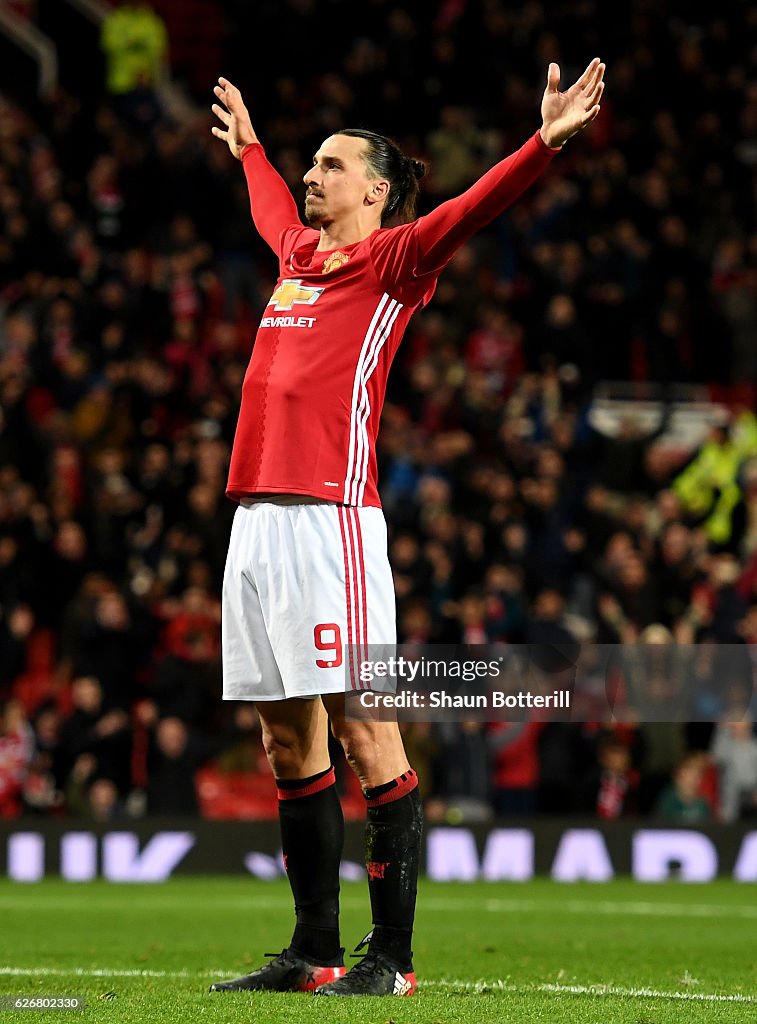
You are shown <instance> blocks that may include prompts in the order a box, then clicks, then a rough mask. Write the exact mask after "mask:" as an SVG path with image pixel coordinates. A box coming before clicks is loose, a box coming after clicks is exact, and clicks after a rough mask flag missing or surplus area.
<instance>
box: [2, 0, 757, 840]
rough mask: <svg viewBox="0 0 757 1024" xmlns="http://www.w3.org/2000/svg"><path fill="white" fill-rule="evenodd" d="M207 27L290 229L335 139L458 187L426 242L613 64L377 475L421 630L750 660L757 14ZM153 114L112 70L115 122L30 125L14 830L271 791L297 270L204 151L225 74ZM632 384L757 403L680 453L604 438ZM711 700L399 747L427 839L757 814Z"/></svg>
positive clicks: (15, 252) (666, 6) (9, 224)
mask: <svg viewBox="0 0 757 1024" xmlns="http://www.w3.org/2000/svg"><path fill="white" fill-rule="evenodd" d="M121 6H122V7H123V8H131V7H135V8H142V9H144V8H145V7H146V6H147V7H149V5H145V4H144V3H135V4H130V3H127V4H123V5H121ZM156 6H159V7H160V8H161V9H163V13H166V11H165V8H166V7H170V6H171V5H170V4H166V3H165V2H164V3H163V4H161V5H156ZM416 8H418V9H416ZM204 10H205V11H206V14H207V17H208V18H213V19H217V21H214V30H215V35H214V38H220V40H221V42H220V43H219V47H220V52H221V54H222V57H223V61H224V63H223V66H219V67H218V68H217V73H219V74H221V73H222V74H227V75H228V76H229V77H230V78H231V79H232V80H233V81H235V83H236V84H238V85H239V86H240V87H241V88H242V90H243V95H244V96H245V98H246V100H247V102H248V105H249V107H250V110H251V113H252V117H253V123H254V124H255V126H256V129H257V131H258V134H259V135H260V137H261V139H262V140H263V141H264V143H265V145H266V148H267V152H268V154H269V157H270V158H271V160H272V161H273V162H274V164H275V165H276V166H277V167H278V169H279V170H280V172H281V173H282V175H283V176H284V178H285V179H286V181H287V183H288V184H289V185H290V187H291V188H292V190H293V192H294V194H295V196H296V197H297V199H298V201H299V200H301V199H302V197H303V186H302V181H301V179H302V176H303V174H304V173H305V171H306V170H307V168H308V166H309V165H310V162H311V159H312V153H313V152H314V151H315V149H316V148H317V147H318V145H319V143H320V141H321V140H322V139H323V137H324V136H326V135H328V134H329V132H331V131H333V130H335V129H337V128H339V127H344V126H352V125H365V126H369V127H371V128H373V129H375V130H378V131H382V132H385V133H387V134H390V135H392V136H393V137H395V138H396V139H397V140H398V141H399V142H400V143H401V144H402V145H403V146H404V148H405V149H406V150H407V151H408V152H409V153H411V154H413V155H417V156H419V157H422V158H424V159H426V160H427V161H428V163H429V165H430V175H429V177H428V179H427V181H426V182H425V185H424V191H423V197H422V210H421V212H423V209H429V208H431V207H432V206H433V205H435V204H436V203H438V202H440V201H441V200H443V199H444V198H445V197H447V196H449V195H453V194H456V193H458V192H460V191H461V190H463V189H465V187H466V186H467V185H469V184H470V183H471V182H472V181H474V180H475V179H476V177H477V176H478V175H479V174H480V173H481V172H482V171H483V170H485V169H486V168H488V167H489V166H490V165H491V164H492V163H493V162H495V161H496V160H497V159H499V158H500V157H501V156H503V155H505V154H506V153H508V152H510V151H512V150H513V149H515V148H517V146H519V145H520V144H521V143H522V142H523V141H525V140H526V139H527V138H528V137H529V136H530V135H531V134H532V133H533V132H534V131H535V130H536V128H537V127H538V125H539V123H540V119H539V101H540V95H541V92H542V89H543V80H544V76H545V70H546V67H547V64H548V63H549V62H550V61H553V60H555V61H557V62H558V63H559V64H560V66H561V68H562V73H563V83H564V84H565V83H569V82H571V81H572V80H574V78H575V77H576V76H577V75H578V74H579V73H580V71H581V70H582V69H583V67H584V66H585V65H586V64H587V63H588V61H589V59H590V58H591V57H592V56H594V55H595V54H598V55H600V56H601V57H602V58H603V59H604V60H605V61H606V62H607V65H608V72H607V90H606V96H605V99H604V100H603V105H602V113H601V115H600V118H599V119H598V121H597V122H596V124H595V125H594V126H592V128H591V129H590V130H589V131H588V132H587V133H586V134H585V136H581V137H580V138H579V139H576V140H574V141H572V142H571V143H569V144H568V145H567V146H566V148H565V152H564V153H563V154H561V155H560V156H559V158H558V159H556V160H555V161H554V162H553V165H552V167H551V169H550V170H549V172H548V173H547V174H546V175H545V176H544V178H543V179H541V180H540V181H539V182H538V183H537V184H536V185H535V186H534V187H533V188H532V189H531V190H530V192H529V193H528V194H527V195H526V196H525V197H524V198H523V199H521V200H520V201H519V202H518V203H517V205H516V206H515V207H513V209H512V210H510V211H508V212H507V213H506V214H505V215H503V216H501V217H499V218H498V219H497V220H496V221H495V222H494V223H493V224H492V225H491V226H490V227H489V228H487V229H486V230H485V231H483V232H482V233H481V234H480V235H479V236H478V237H477V238H476V239H474V240H473V241H472V242H471V243H470V244H468V245H466V246H465V247H464V248H463V249H462V250H461V251H460V252H459V254H458V255H457V256H456V258H455V259H454V261H453V263H452V264H451V266H450V267H449V268H448V270H447V271H446V272H445V274H444V276H443V278H442V280H441V283H440V286H439V288H438V291H437V293H436V296H435V298H434V301H433V302H432V303H431V305H430V306H429V308H428V309H427V310H424V311H422V312H421V313H419V314H417V315H416V316H415V317H414V319H413V321H412V322H411V325H410V328H409V330H408V333H407V336H406V338H405V341H404V342H403V345H402V347H401V349H400V353H399V355H398V358H397V362H396V365H395V367H394V369H393V371H392V375H391V378H390V384H389V391H388V396H387V405H386V410H385V415H384V419H383V425H382V433H381V437H380V442H379V449H378V455H379V463H380V480H381V494H382V501H383V503H384V507H385V511H386V515H387V519H388V522H389V526H390V558H391V562H392V566H393V570H394V574H395V585H396V593H397V609H398V625H399V633H400V639H401V640H402V641H405V642H408V643H412V644H422V643H428V642H431V643H433V642H445V643H457V642H462V643H466V644H480V643H485V642H488V641H504V642H508V643H532V642H538V641H539V639H540V638H544V637H545V636H547V635H549V636H550V637H552V638H554V637H555V636H559V635H562V636H568V637H572V638H576V639H578V640H597V641H599V642H601V643H618V642H623V643H631V642H634V641H638V640H640V641H642V642H651V643H662V644H672V643H674V642H675V643H698V644H705V645H709V646H713V645H717V644H729V645H736V644H739V645H750V644H754V643H755V642H757V420H756V419H755V416H754V398H753V396H754V393H755V389H754V385H755V384H756V383H757V344H755V342H756V341H757V337H755V324H756V323H757V231H756V229H755V219H754V194H755V170H756V168H757V87H756V86H755V75H754V71H755V68H754V60H755V53H756V52H757V48H756V47H755V44H756V43H757V38H756V37H757V9H755V8H754V7H753V6H752V5H750V4H748V3H747V2H740V0H733V2H732V3H730V4H728V5H727V6H726V7H725V8H723V9H722V10H721V9H717V8H715V9H712V8H710V7H709V6H707V5H703V4H699V3H692V2H690V0H687V2H686V3H684V2H683V0H667V2H665V0H662V2H657V0H655V2H651V0H632V2H625V3H621V4H616V5H615V4H614V5H608V4H601V3H599V0H596V2H595V0H585V2H583V3H581V4H568V3H565V4H559V3H555V4H553V3H546V2H543V3H541V2H535V0H529V2H527V3H524V4H523V5H520V6H518V7H517V8H513V7H512V5H509V4H506V3H505V2H504V0H481V2H470V0H468V2H466V0H440V2H438V3H429V4H422V5H411V4H409V3H407V2H405V3H403V2H401V0H398V2H390V0H370V3H368V4H366V5H354V4H350V3H348V2H347V0H324V2H321V0H319V2H318V3H316V2H315V0H283V2H275V3H274V2H262V3H256V4H246V3H242V2H241V0H236V2H234V0H230V2H227V3H225V4H223V5H221V4H220V3H218V4H216V3H214V2H213V0H204ZM142 16H144V12H143V15H142ZM150 24H151V28H150V31H151V32H152V34H153V36H154V37H155V38H157V39H158V40H161V39H162V38H163V36H162V30H161V29H160V26H158V28H157V29H156V22H155V21H154V19H152V20H150ZM219 26H220V28H219ZM108 38H110V40H111V48H110V50H108V42H107V41H108ZM116 38H117V36H116ZM112 40H113V36H112V35H111V36H110V37H108V36H107V35H106V34H105V33H104V35H103V41H104V46H105V49H106V53H105V58H106V62H107V61H108V60H112V51H113V46H112ZM157 45H158V43H156V46H157ZM160 45H161V46H164V44H163V43H160ZM171 46H172V40H171V39H170V38H169V41H168V47H169V53H170V50H171ZM263 51H265V52H266V53H268V54H274V55H275V63H276V64H277V65H278V66H279V68H280V73H279V72H277V71H275V70H272V64H271V60H270V59H269V60H258V59H253V56H254V54H255V53H257V52H263ZM155 52H157V51H151V53H152V56H151V58H150V59H151V61H153V63H154V64H156V66H157V65H160V67H161V68H162V62H163V61H164V59H165V54H164V53H163V52H162V50H161V52H160V54H159V55H158V56H157V57H156V56H155ZM156 62H157V63H156ZM175 69H176V67H175ZM160 74H162V70H161V71H160ZM155 77H156V78H157V77H158V72H157V71H156V72H155ZM126 84H127V87H126V88H124V79H123V77H120V78H119V77H118V76H117V75H115V73H114V71H113V68H112V66H111V67H110V68H108V69H106V77H105V81H104V82H103V86H102V90H101V94H100V95H99V96H98V97H97V98H96V102H95V103H94V104H93V103H92V102H91V97H87V99H86V102H85V98H84V97H82V96H80V95H78V94H75V93H72V92H70V91H67V90H66V88H65V82H64V83H63V85H62V87H61V88H60V89H59V90H58V91H57V92H56V94H55V95H54V96H53V97H51V98H50V99H49V100H48V101H46V102H45V103H42V104H39V105H35V106H34V108H33V109H32V108H31V107H30V106H28V105H24V104H22V103H21V102H20V101H19V98H18V97H13V96H11V95H5V96H0V225H1V228H0V709H1V710H0V817H2V816H10V817H12V816H15V815H18V814H20V813H24V812H25V813H39V814H49V813H52V814H83V815H89V816H91V817H94V818H98V819H101V820H110V819H112V818H116V817H118V816H119V815H125V814H141V813H145V812H149V813H156V814H186V813H197V812H198V811H199V810H203V811H204V812H206V813H212V808H210V810H209V808H208V806H206V803H207V802H206V801H203V799H202V794H201V793H200V792H199V791H198V787H197V785H196V784H195V772H196V770H197V769H198V768H199V767H200V766H208V765H214V766H215V767H213V768H211V769H207V767H206V768H204V769H203V770H204V771H207V770H210V771H213V772H215V773H216V775H215V778H216V781H218V780H221V781H222V777H223V775H224V773H227V774H228V773H231V774H232V775H233V774H234V772H245V771H249V770H258V769H259V768H260V765H261V756H260V743H259V734H258V731H257V728H258V727H257V725H256V722H255V716H254V715H253V714H251V713H250V709H249V708H247V707H245V706H236V705H227V706H223V705H222V703H221V701H220V699H219V691H220V668H219V618H220V603H219V595H220V586H221V580H222V575H223V565H224V558H225V552H226V546H227V539H228V534H229V530H230V524H231V519H232V516H233V513H234V505H233V504H232V503H231V502H229V501H228V500H227V499H226V498H225V496H224V486H225V479H226V470H227V466H228V459H229V453H230V446H231V442H232V440H233V435H234V429H235V423H236V416H237V412H238V406H239V397H240V392H241V385H242V380H243V377H244V372H245V368H246V365H247V361H248V359H249V354H250V347H251V344H252V339H253V337H254V331H255V327H256V322H257V320H258V319H259V317H260V315H261V312H262V310H263V308H264V306H265V303H266V301H267V300H268V298H269V297H270V292H271V288H272V285H273V281H274V278H275V273H276V265H275V261H274V259H273V257H272V255H271V254H270V253H269V252H268V251H267V250H266V248H265V246H264V244H263V243H262V242H261V241H260V240H259V239H258V238H257V237H256V235H255V232H254V229H253V227H252V225H251V221H250V215H249V206H248V199H247V192H246V186H245V181H244V176H243V174H242V173H241V170H240V167H239V165H238V164H237V163H236V162H235V161H234V160H233V159H232V158H231V156H230V154H229V152H228V150H227V148H226V146H225V145H223V144H222V143H220V142H219V141H218V140H215V139H213V137H212V136H211V134H210V125H211V123H212V122H211V115H210V113H209V109H208V108H209V105H210V102H211V101H212V95H211V88H212V84H213V81H212V80H211V79H209V80H208V81H207V82H206V83H204V86H203V87H204V88H206V90H207V96H206V97H204V98H203V103H204V104H205V106H204V109H203V111H200V110H199V109H197V108H195V109H193V108H192V107H191V106H190V107H189V110H190V113H187V111H186V109H185V110H184V112H183V114H182V116H178V115H177V113H176V111H175V110H173V111H172V110H168V109H166V107H165V104H164V102H163V100H162V98H161V96H162V93H161V91H160V89H159V88H158V85H159V83H158V82H157V81H156V80H152V79H151V77H150V74H149V73H145V72H143V71H138V72H137V73H136V75H135V77H134V78H133V80H131V79H130V80H129V81H128V82H127V83H126ZM129 85H131V86H133V88H129V87H128V86H129ZM187 90H188V92H189V93H190V94H192V93H193V92H196V91H197V83H196V82H194V81H189V82H187ZM206 101H207V102H206ZM608 378H609V379H613V380H632V381H638V382H643V381H655V382H658V383H659V384H660V386H661V388H662V393H663V394H666V393H667V391H666V389H667V388H669V387H670V385H672V384H673V383H676V382H689V383H691V382H701V383H713V382H715V383H718V384H719V385H721V392H722V393H725V394H726V395H728V394H729V393H731V394H733V396H734V400H735V399H736V397H738V400H739V403H740V404H739V405H738V407H735V406H734V409H733V416H732V418H731V421H730V423H728V424H726V425H724V426H722V427H718V428H715V429H713V430H712V432H711V433H710V435H709V436H708V438H707V440H706V442H705V444H704V445H703V446H702V447H701V449H699V450H694V451H690V452H680V451H677V452H675V451H673V452H671V450H670V449H669V448H662V447H660V445H659V444H658V436H657V435H651V434H648V433H645V432H644V431H643V430H641V429H639V427H638V426H637V425H636V424H635V422H634V421H633V420H629V422H628V423H627V424H623V428H622V429H621V430H620V431H619V432H618V433H617V434H616V436H614V437H607V436H604V435H602V434H599V433H597V431H596V430H594V429H593V428H592V426H591V425H590V421H589V415H588V412H589V408H590V404H591V400H592V393H593V388H594V386H595V384H596V383H597V381H600V380H603V379H608ZM750 385H751V387H750ZM737 386H738V387H737ZM745 386H746V387H745ZM729 387H730V388H732V391H731V392H729ZM755 650H757V648H755ZM710 710H711V722H710V724H709V725H708V724H703V723H699V724H695V723H689V724H688V725H687V724H686V723H680V724H677V725H676V724H672V723H671V724H666V723H657V724H655V723H646V724H644V723H641V724H636V725H633V724H626V725H624V726H622V727H621V726H617V727H610V726H606V725H605V726H603V725H600V724H591V723H584V724H580V723H569V722H553V723H548V722H540V723H537V722H519V723H513V724H511V725H505V724H499V725H496V726H489V727H487V726H481V725H478V724H475V723H468V724H465V725H454V724H445V725H444V726H432V725H421V724H414V725H412V726H407V727H406V740H407V745H408V749H409V751H410V754H411V759H412V760H413V762H414V763H415V765H416V767H417V768H418V771H419V775H420V776H421V778H422V782H423V787H424V795H425V797H426V800H427V808H428V812H429V817H430V818H431V819H432V820H463V819H465V818H468V819H475V818H476V817H481V818H486V817H487V816H489V815H490V814H492V813H493V812H496V813H498V814H503V815H506V814H514V813H533V812H546V813H550V812H560V813H581V814H589V815H598V816H600V817H604V818H616V817H620V816H622V815H627V814H637V813H641V814H650V815H651V814H658V815H661V816H665V817H667V818H668V819H670V820H681V821H695V820H696V821H702V820H735V819H737V818H738V817H740V816H742V815H745V814H752V815H754V814H755V813H757V739H756V738H755V734H754V730H753V728H752V724H751V719H750V717H749V715H750V711H749V708H748V707H746V706H745V707H743V708H741V709H740V711H739V715H733V714H731V712H732V710H733V709H732V708H731V707H730V706H729V704H728V700H725V702H721V703H720V704H713V706H712V707H711V709H710ZM219 758H220V760H219ZM221 781H218V784H219V785H220V784H221ZM271 788H272V787H271Z"/></svg>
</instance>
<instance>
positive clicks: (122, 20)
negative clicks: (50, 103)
mask: <svg viewBox="0 0 757 1024" xmlns="http://www.w3.org/2000/svg"><path fill="white" fill-rule="evenodd" d="M100 45H101V47H102V49H103V51H104V53H105V57H106V65H107V68H106V87H107V90H108V92H109V93H111V95H114V96H123V95H125V94H127V93H130V92H134V90H135V89H140V88H141V89H144V88H147V89H154V88H155V87H156V86H157V85H159V84H160V82H161V79H162V78H163V77H164V75H165V72H166V67H167V61H168V32H167V31H166V26H165V22H164V21H163V19H162V18H161V17H160V15H158V14H157V13H156V12H155V11H154V10H153V8H152V6H151V5H150V4H149V3H148V2H147V0H125V2H124V3H122V4H121V5H120V6H119V7H116V8H115V10H113V11H112V12H111V13H110V14H109V15H108V16H107V17H106V18H105V20H104V22H103V26H102V35H101V37H100Z"/></svg>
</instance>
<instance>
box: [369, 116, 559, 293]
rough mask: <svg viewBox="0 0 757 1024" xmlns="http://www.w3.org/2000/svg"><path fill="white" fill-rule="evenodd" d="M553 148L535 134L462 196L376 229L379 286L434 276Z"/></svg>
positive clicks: (529, 181) (512, 197)
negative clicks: (394, 225) (421, 214)
mask: <svg viewBox="0 0 757 1024" xmlns="http://www.w3.org/2000/svg"><path fill="white" fill-rule="evenodd" d="M558 152H559V150H557V149H550V148H549V147H548V146H546V145H545V143H544V141H543V140H542V137H541V135H540V134H539V132H536V133H535V134H534V135H533V136H532V137H531V138H530V139H529V140H528V142H526V143H525V145H523V146H521V148H520V149H519V150H517V152H515V153H513V154H512V155H511V156H508V157H507V158H506V159H504V160H502V161H500V163H498V164H496V165H495V166H494V167H492V168H491V170H489V171H487V172H486V174H484V175H483V176H482V177H481V178H479V180H478V181H477V182H476V183H475V184H474V185H472V186H471V187H470V188H469V189H468V190H467V191H466V192H463V194H462V195H460V196H456V197H455V198H454V199H448V200H447V202H445V203H442V204H441V205H440V206H438V207H437V208H436V209H435V210H433V211H432V212H431V213H429V214H426V216H425V217H419V218H418V220H416V221H413V223H412V224H403V225H402V226H401V227H398V228H391V229H389V230H388V231H378V232H376V234H375V236H374V237H373V238H372V239H371V242H372V244H371V251H372V254H373V262H374V266H375V268H376V273H377V275H378V277H379V280H380V281H381V282H382V284H383V285H384V287H385V288H387V290H391V289H392V288H394V289H403V288H407V287H408V286H412V284H413V281H414V280H415V281H416V283H418V280H417V279H419V278H424V277H426V278H428V277H429V276H430V277H433V276H436V275H438V274H439V273H440V272H441V271H442V270H443V268H444V267H445V266H446V264H447V263H448V262H449V261H450V259H451V258H452V257H453V256H454V254H455V252H456V251H457V250H458V249H459V248H460V246H461V245H463V244H464V243H465V242H467V241H468V239H469V238H471V237H472V236H473V235H475V234H476V232H477V231H479V230H480V229H481V228H482V227H484V226H485V225H486V224H488V223H489V222H490V221H492V220H493V219H494V218H495V217H496V216H497V215H498V214H500V213H502V212H503V211H504V210H506V209H507V207H508V206H510V204H511V203H513V202H515V200H516V199H517V198H518V196H520V195H521V194H522V193H523V192H525V190H526V189H527V188H528V187H529V185H531V184H532V183H533V182H534V181H535V180H536V179H537V178H538V177H539V175H540V174H541V173H542V171H544V169H545V168H546V167H547V166H548V165H549V163H550V161H551V160H552V157H553V156H554V155H555V154H556V153H558ZM422 291H423V289H420V290H419V294H420V293H421V292H422Z"/></svg>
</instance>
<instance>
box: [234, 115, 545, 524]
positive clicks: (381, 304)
mask: <svg viewBox="0 0 757 1024" xmlns="http://www.w3.org/2000/svg"><path fill="white" fill-rule="evenodd" d="M555 152H556V150H551V149H548V148H547V147H546V146H545V145H544V143H543V142H542V140H541V136H540V135H539V133H538V132H537V133H536V134H535V135H534V136H533V138H531V139H529V141H528V142H527V143H526V144H525V145H524V146H523V147H522V148H521V149H519V150H518V151H517V153H514V154H513V155H512V156H510V157H508V158H507V159H506V160H503V161H502V162H501V163H499V164H497V165H496V166H495V167H493V168H492V169H491V170H490V171H488V172H487V174H485V175H484V176H483V177H482V178H481V179H480V180H479V181H478V182H476V184H475V185H473V186H472V188H470V189H469V190H468V191H467V192H465V193H464V194H463V195H461V196H459V197H457V198H455V199H450V200H448V201H447V202H446V203H442V204H441V205H440V206H439V207H437V208H436V209H435V210H434V211H433V212H432V213H430V214H428V215H427V216H425V217H420V218H419V219H418V220H416V221H413V222H412V223H411V224H403V225H401V226H399V227H395V228H381V229H378V230H376V231H374V232H373V233H372V234H371V235H370V236H369V237H368V238H365V239H363V240H362V241H360V242H355V243H354V244H352V245H346V246H343V247H342V248H340V249H336V250H333V251H330V252H319V251H318V250H317V245H318V241H319V238H320V233H319V232H318V231H315V230H313V229H312V228H306V227H303V225H302V224H301V222H300V221H299V218H298V215H297V208H296V206H295V203H294V200H293V198H292V196H291V193H290V192H289V190H288V188H287V186H286V184H285V183H284V181H283V180H282V179H281V178H280V177H279V175H278V174H277V173H276V171H275V170H274V169H273V168H272V167H271V165H270V164H269V163H268V161H267V159H266V157H265V154H264V152H263V149H262V147H261V146H259V145H254V146H248V147H247V148H246V149H245V150H244V153H243V160H242V162H243V165H244V170H245V174H246V176H247V182H248V187H249V190H250V203H251V208H252V214H253V219H254V221H255V225H256V227H257V228H258V230H259V232H260V234H261V235H262V237H263V238H264V239H265V240H266V241H267V242H268V244H269V245H270V246H271V248H272V249H273V250H274V252H275V253H276V254H277V256H278V258H279V278H278V280H277V282H276V287H275V289H274V291H273V294H272V296H271V298H270V301H269V302H268V305H267V306H266V309H265V312H264V315H263V318H262V320H261V322H260V327H259V329H258V333H257V337H256V339H255V345H254V347H253V350H252V358H251V359H250V364H249V366H248V368H247V373H246V375H245V380H244V385H243V388H242V405H241V409H240V413H239V422H238V424H237V431H236V437H235V438H234V447H233V450H232V455H231V467H230V470H229V483H228V488H227V494H228V495H229V497H231V498H234V499H236V500H240V499H242V498H243V497H244V496H245V495H252V494H256V493H261V492H263V493H271V494H304V495H310V496H312V497H316V498H323V499H326V500H330V501H335V502H341V503H343V504H345V505H358V506H360V505H374V506H380V504H381V502H380V501H379V496H378V488H377V475H376V449H375V445H376V435H377V433H378V427H379V420H380V417H381V409H382V406H383V404H384V395H385V392H386V382H387V377H388V375H389V369H390V367H391V365H392V360H393V359H394V355H395V352H396V351H397V347H398V345H399V343H400V341H401V339H402V335H403V333H404V331H405V327H406V326H407V323H408V321H409V319H410V317H411V316H412V314H413V312H414V310H416V309H418V308H419V307H420V306H423V305H425V303H427V302H428V300H429V299H430V298H431V296H432V294H433V292H434V289H435V287H436V282H437V278H438V276H439V274H440V273H441V271H442V269H443V268H444V266H445V265H446V264H447V263H448V262H449V260H450V259H451V258H452V256H453V255H454V253H455V251H456V250H457V249H458V248H459V247H460V245H462V244H463V243H464V242H465V241H467V239H469V238H470V237H471V235H473V234H474V233H475V232H476V231H477V230H479V229H480V228H481V227H483V226H484V225H485V224H487V223H488V222H489V221H490V220H492V219H493V218H494V217H495V216H496V215H497V214H498V213H500V212H502V210H504V209H505V207H506V206H508V205H509V204H510V203H511V202H512V201H513V200H514V199H515V198H517V196H518V195H520V193H521V192H523V190H524V189H525V188H527V187H528V185H529V184H531V182H532V181H533V180H534V179H535V178H536V177H537V176H538V175H539V173H540V172H541V171H542V170H543V169H544V168H545V167H546V165H547V164H548V163H549V160H550V158H551V157H552V156H553V155H554V153H555Z"/></svg>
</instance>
